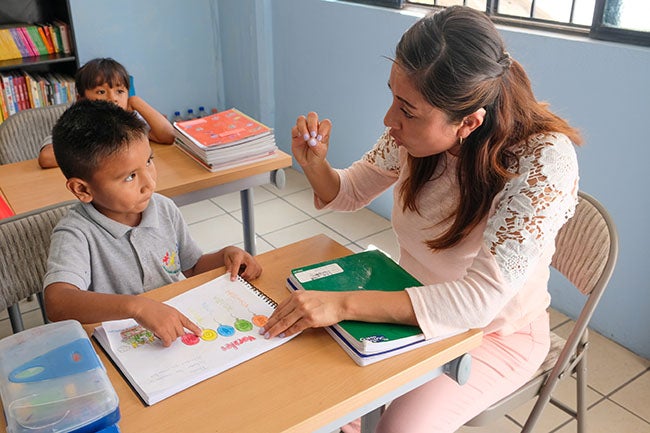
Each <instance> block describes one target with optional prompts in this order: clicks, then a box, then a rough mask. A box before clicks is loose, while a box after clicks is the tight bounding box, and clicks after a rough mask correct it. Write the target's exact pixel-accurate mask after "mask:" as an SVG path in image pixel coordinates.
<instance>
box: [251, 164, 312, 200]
mask: <svg viewBox="0 0 650 433" xmlns="http://www.w3.org/2000/svg"><path fill="white" fill-rule="evenodd" d="M284 175H285V178H286V183H285V186H284V188H282V189H278V188H276V187H275V186H273V185H264V187H263V188H265V189H267V190H269V191H271V192H273V193H274V194H277V195H279V196H281V197H284V196H285V195H289V194H293V193H294V192H297V191H302V190H303V189H308V188H309V189H311V185H310V184H309V181H308V180H307V177H305V175H304V174H302V173H301V172H299V171H298V170H296V169H295V168H286V169H285V170H284Z"/></svg>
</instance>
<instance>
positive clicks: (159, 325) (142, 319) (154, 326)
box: [133, 296, 201, 347]
mask: <svg viewBox="0 0 650 433" xmlns="http://www.w3.org/2000/svg"><path fill="white" fill-rule="evenodd" d="M136 308H137V310H136V312H135V314H134V316H133V318H134V319H135V320H136V321H137V322H138V323H139V324H140V325H142V326H144V327H145V328H147V329H148V330H150V331H151V332H153V333H154V335H155V336H156V337H158V338H160V341H162V344H163V346H165V347H168V346H170V345H171V344H172V343H173V342H174V341H175V340H176V339H177V338H178V337H181V336H183V335H184V334H186V329H187V330H189V331H190V332H192V333H193V334H195V335H196V336H197V337H200V336H201V328H199V327H198V326H197V325H196V324H195V323H193V322H192V321H191V320H190V319H188V318H187V317H186V316H185V315H184V314H183V313H181V312H180V311H178V310H177V309H175V308H174V307H171V306H169V305H167V304H164V303H162V302H158V301H154V300H153V299H148V298H145V297H142V296H138V297H137V306H136Z"/></svg>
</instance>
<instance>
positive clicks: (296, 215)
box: [232, 198, 310, 235]
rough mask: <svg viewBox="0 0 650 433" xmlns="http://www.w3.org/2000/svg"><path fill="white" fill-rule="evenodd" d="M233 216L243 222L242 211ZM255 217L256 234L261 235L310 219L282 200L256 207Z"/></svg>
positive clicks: (277, 199)
mask: <svg viewBox="0 0 650 433" xmlns="http://www.w3.org/2000/svg"><path fill="white" fill-rule="evenodd" d="M232 215H233V216H234V217H235V218H237V219H238V220H239V221H241V210H238V211H235V212H233V213H232ZM254 217H255V232H256V233H259V234H261V235H264V234H267V233H271V232H274V231H277V230H280V229H283V228H285V227H291V226H293V225H295V224H298V223H300V222H303V221H307V220H308V219H309V218H310V217H309V215H307V214H306V213H304V212H302V211H301V210H298V209H297V208H295V207H293V206H291V205H290V204H289V203H287V202H286V201H284V200H282V199H280V198H276V199H274V200H269V201H266V202H264V203H260V204H258V205H255V215H254Z"/></svg>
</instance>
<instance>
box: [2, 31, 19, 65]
mask: <svg viewBox="0 0 650 433" xmlns="http://www.w3.org/2000/svg"><path fill="white" fill-rule="evenodd" d="M22 56H23V55H22V53H21V52H20V49H19V48H18V45H16V42H15V41H14V38H13V36H11V30H10V29H8V28H0V60H11V59H19V58H21V57H22Z"/></svg>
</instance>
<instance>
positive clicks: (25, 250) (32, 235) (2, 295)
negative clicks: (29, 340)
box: [0, 200, 76, 333]
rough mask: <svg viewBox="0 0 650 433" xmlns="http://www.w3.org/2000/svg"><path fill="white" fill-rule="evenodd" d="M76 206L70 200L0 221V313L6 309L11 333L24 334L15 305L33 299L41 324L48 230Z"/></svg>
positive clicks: (45, 319) (17, 307)
mask: <svg viewBox="0 0 650 433" xmlns="http://www.w3.org/2000/svg"><path fill="white" fill-rule="evenodd" d="M74 203H76V200H70V201H66V202H63V203H58V204H55V205H52V206H48V207H44V208H41V209H37V210H34V211H31V212H26V213H23V214H19V215H15V216H12V217H9V218H5V219H1V220H0V309H7V310H8V313H9V320H10V322H11V328H12V330H13V332H14V333H16V332H20V331H22V330H24V324H23V320H22V314H21V312H20V306H19V302H20V301H21V300H23V299H25V298H27V297H29V296H30V295H36V296H37V298H38V301H39V303H40V307H41V312H42V314H43V321H44V322H45V323H47V322H48V320H47V314H46V313H45V304H44V303H43V276H44V275H45V271H46V267H47V256H48V254H49V248H50V238H51V235H52V229H54V226H56V224H57V223H58V222H59V220H60V219H61V218H62V217H63V216H64V215H65V214H66V213H67V212H68V209H69V208H70V207H71V206H72V205H73V204H74Z"/></svg>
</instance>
